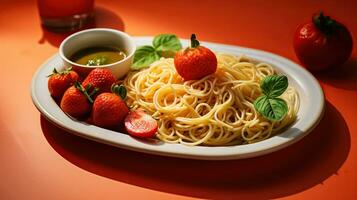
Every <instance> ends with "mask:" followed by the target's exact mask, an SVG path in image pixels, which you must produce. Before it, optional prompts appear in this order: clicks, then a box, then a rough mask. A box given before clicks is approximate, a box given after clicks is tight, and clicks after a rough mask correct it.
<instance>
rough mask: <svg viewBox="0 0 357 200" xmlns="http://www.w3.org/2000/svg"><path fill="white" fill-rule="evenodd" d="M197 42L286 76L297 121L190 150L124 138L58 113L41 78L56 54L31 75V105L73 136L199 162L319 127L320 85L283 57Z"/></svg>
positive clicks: (289, 140)
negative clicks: (249, 138)
mask: <svg viewBox="0 0 357 200" xmlns="http://www.w3.org/2000/svg"><path fill="white" fill-rule="evenodd" d="M134 41H135V42H136V44H137V45H138V46H141V45H146V44H151V41H152V37H134ZM182 43H183V45H184V46H187V45H188V44H189V41H188V40H182ZM202 44H203V45H204V46H206V47H208V48H210V49H212V50H214V51H217V52H226V53H230V54H235V55H240V54H245V55H247V56H249V57H250V58H253V59H256V60H258V61H262V62H266V63H270V64H271V65H272V66H273V67H274V68H275V69H276V70H277V71H279V72H281V73H283V74H286V75H287V76H288V78H289V82H290V84H291V85H293V86H294V87H295V88H296V89H297V91H298V93H299V97H300V109H299V112H298V119H297V121H296V123H294V124H293V125H292V126H291V127H290V128H289V129H288V130H286V131H284V132H282V133H281V134H279V135H276V136H274V137H271V138H269V139H267V140H264V141H261V142H258V143H254V144H246V145H237V146H223V147H207V146H194V147H190V146H185V145H182V144H169V143H163V142H151V141H148V140H138V139H136V138H133V137H130V136H129V135H126V134H122V133H118V132H115V131H111V130H107V129H103V128H100V127H97V126H94V125H89V124H85V123H82V122H79V121H75V120H73V119H71V118H69V117H68V116H67V115H66V114H65V113H63V112H62V110H61V109H60V107H59V106H58V105H57V104H56V103H55V101H54V100H53V99H52V98H51V96H50V94H49V91H48V88H47V80H48V78H47V77H46V76H47V75H48V74H50V73H51V72H52V70H53V68H54V67H56V68H58V69H59V68H61V67H62V65H63V63H62V61H61V58H60V57H59V55H58V54H56V55H54V56H53V57H52V58H50V59H49V60H47V61H46V62H45V63H44V64H43V65H42V66H41V67H40V68H39V69H38V71H37V72H36V73H35V75H34V76H33V79H32V86H31V96H32V100H33V103H34V104H35V106H36V107H37V109H38V110H39V111H40V112H41V113H42V114H43V115H44V116H45V117H46V118H47V119H48V120H49V121H51V122H53V123H54V124H56V125H57V126H59V127H61V128H63V129H65V130H66V131H68V132H71V133H74V134H76V135H79V136H82V137H85V138H88V139H91V140H95V141H98V142H101V143H106V144H110V145H113V146H116V147H120V148H124V149H129V150H133V151H139V152H144V153H150V154H158V155H164V156H172V157H181V158H191V159H202V160H230V159H242V158H249V157H255V156H259V155H264V154H267V153H271V152H274V151H277V150H279V149H282V148H284V147H286V146H288V145H291V144H293V143H294V142H297V141H298V140H300V139H301V138H303V137H304V136H305V135H307V134H308V133H309V132H310V131H311V130H312V129H313V128H314V127H315V126H316V125H317V124H318V122H319V121H320V119H321V117H322V113H323V110H324V102H325V101H324V95H323V92H322V89H321V87H320V85H319V83H318V82H317V81H316V79H315V78H314V77H313V76H312V75H311V74H310V73H309V72H308V71H306V70H305V69H304V68H302V67H301V66H299V65H297V64H295V63H294V62H292V61H290V60H288V59H286V58H283V57H281V56H278V55H275V54H272V53H268V52H264V51H260V50H255V49H249V48H243V47H239V46H231V45H223V44H216V43H208V42H203V43H202Z"/></svg>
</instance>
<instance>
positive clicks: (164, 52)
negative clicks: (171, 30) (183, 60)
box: [131, 34, 182, 70]
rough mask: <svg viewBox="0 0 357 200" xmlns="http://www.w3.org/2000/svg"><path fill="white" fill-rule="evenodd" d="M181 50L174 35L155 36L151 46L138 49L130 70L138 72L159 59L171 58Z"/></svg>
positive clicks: (179, 43) (178, 41)
mask: <svg viewBox="0 0 357 200" xmlns="http://www.w3.org/2000/svg"><path fill="white" fill-rule="evenodd" d="M181 48H182V45H181V42H180V40H179V39H178V37H177V36H176V35H173V34H160V35H157V36H155V38H154V40H153V42H152V46H150V45H145V46H141V47H139V48H138V49H137V50H136V51H135V54H134V61H133V65H132V66H131V69H133V70H139V69H142V68H145V67H148V66H149V65H150V64H151V63H153V62H155V61H156V60H159V59H160V57H165V58H171V57H174V55H175V53H176V52H177V51H178V50H180V49H181Z"/></svg>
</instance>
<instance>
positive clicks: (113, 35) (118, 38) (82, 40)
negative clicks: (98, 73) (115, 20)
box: [59, 28, 136, 78]
mask: <svg viewBox="0 0 357 200" xmlns="http://www.w3.org/2000/svg"><path fill="white" fill-rule="evenodd" d="M97 46H100V47H106V46H108V47H118V48H119V49H120V50H122V51H124V52H125V54H126V58H124V59H123V60H120V61H118V62H115V63H111V64H107V65H100V66H87V65H81V64H78V63H75V62H73V61H71V60H70V57H71V56H72V55H73V54H74V53H75V52H77V51H79V50H81V49H84V48H88V47H97ZM135 50H136V45H135V43H134V41H133V40H132V38H131V37H130V36H129V35H128V34H126V33H124V32H121V31H118V30H115V29H108V28H93V29H87V30H84V31H80V32H77V33H74V34H72V35H70V36H68V37H67V38H66V39H65V40H63V42H62V43H61V45H60V48H59V54H60V56H61V58H62V60H63V63H64V65H65V66H66V67H70V66H72V67H74V68H75V69H78V71H80V72H82V73H84V74H85V73H86V72H89V71H90V70H92V69H94V68H101V67H105V68H108V69H110V70H111V71H112V72H113V74H114V76H115V77H116V78H121V77H123V76H124V75H125V74H126V73H128V71H129V70H130V66H131V64H132V62H133V58H134V52H135Z"/></svg>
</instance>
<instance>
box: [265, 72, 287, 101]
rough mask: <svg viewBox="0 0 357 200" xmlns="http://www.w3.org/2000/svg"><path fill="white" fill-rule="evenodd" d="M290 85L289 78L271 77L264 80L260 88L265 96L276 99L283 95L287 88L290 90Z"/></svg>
mask: <svg viewBox="0 0 357 200" xmlns="http://www.w3.org/2000/svg"><path fill="white" fill-rule="evenodd" d="M288 85H289V83H288V78H287V77H286V76H281V75H270V76H267V77H265V78H264V79H263V80H262V82H261V84H260V88H261V89H262V91H263V94H265V95H266V96H268V97H272V98H274V97H278V96H280V95H282V94H283V93H284V92H285V90H286V88H288Z"/></svg>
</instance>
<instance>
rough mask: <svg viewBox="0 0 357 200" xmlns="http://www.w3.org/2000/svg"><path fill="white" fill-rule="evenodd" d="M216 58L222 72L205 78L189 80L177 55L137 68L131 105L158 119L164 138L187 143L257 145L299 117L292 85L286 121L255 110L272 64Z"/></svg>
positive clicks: (129, 82)
mask: <svg viewBox="0 0 357 200" xmlns="http://www.w3.org/2000/svg"><path fill="white" fill-rule="evenodd" d="M216 56H217V60H218V68H217V71H216V73H215V74H212V75H209V76H206V77H205V78H203V79H201V80H195V81H184V80H183V79H182V78H181V77H180V76H179V75H178V74H177V72H176V70H175V66H174V63H173V59H172V58H161V59H160V60H159V61H156V62H155V63H153V64H152V65H151V66H150V67H149V68H147V69H143V70H141V71H137V72H131V73H130V74H128V76H127V77H126V78H125V79H124V83H123V84H124V85H125V86H126V88H127V90H128V98H127V104H128V105H129V106H132V107H134V108H142V109H144V110H145V111H146V112H147V113H149V114H151V115H152V116H153V117H154V118H155V119H157V120H158V124H159V129H158V134H157V137H158V138H159V139H160V140H163V141H165V142H170V143H182V144H186V145H200V144H201V145H210V146H219V145H234V144H247V143H254V142H257V141H261V140H264V139H267V138H269V137H271V136H272V135H274V134H276V133H277V132H279V131H281V129H283V128H285V127H287V126H289V125H290V124H291V123H293V122H294V121H295V120H296V115H297V111H298V108H299V98H298V95H297V92H296V91H295V89H294V88H293V87H290V86H289V87H288V89H287V90H286V91H285V93H284V94H283V95H282V96H281V98H283V99H284V100H285V101H286V102H287V105H288V109H289V110H288V113H287V114H286V116H285V117H284V118H283V119H282V120H281V121H279V122H272V121H269V120H267V119H265V118H263V117H262V116H260V115H259V113H257V111H256V110H255V109H254V105H253V102H254V100H255V99H256V98H257V97H258V96H260V95H261V90H260V81H261V80H262V79H263V78H264V77H265V76H267V75H272V74H275V73H276V72H275V71H274V70H273V68H272V67H271V66H270V65H268V64H265V63H258V64H257V63H254V62H251V61H250V60H249V58H247V57H246V56H239V57H237V56H233V55H229V54H224V53H217V54H216Z"/></svg>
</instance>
